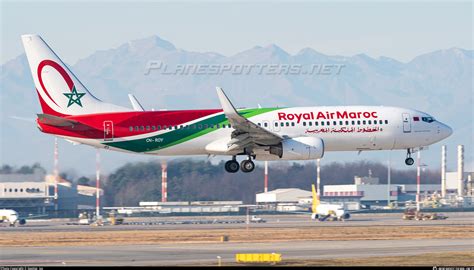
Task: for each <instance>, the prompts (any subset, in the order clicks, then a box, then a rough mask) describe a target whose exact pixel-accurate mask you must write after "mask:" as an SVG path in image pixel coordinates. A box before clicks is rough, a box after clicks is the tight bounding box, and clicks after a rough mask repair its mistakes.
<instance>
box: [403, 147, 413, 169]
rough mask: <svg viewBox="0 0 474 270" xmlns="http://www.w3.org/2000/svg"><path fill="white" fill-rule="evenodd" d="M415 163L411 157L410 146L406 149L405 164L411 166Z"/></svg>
mask: <svg viewBox="0 0 474 270" xmlns="http://www.w3.org/2000/svg"><path fill="white" fill-rule="evenodd" d="M414 163H415V161H414V160H413V159H412V158H411V151H410V148H408V149H407V158H406V159H405V164H406V165H408V166H411V165H413V164H414Z"/></svg>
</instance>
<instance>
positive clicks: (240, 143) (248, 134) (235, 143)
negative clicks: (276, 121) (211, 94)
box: [216, 87, 283, 151]
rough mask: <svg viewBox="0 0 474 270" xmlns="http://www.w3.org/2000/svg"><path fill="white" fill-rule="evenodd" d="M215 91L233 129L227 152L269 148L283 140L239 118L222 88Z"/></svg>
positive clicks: (245, 119)
mask: <svg viewBox="0 0 474 270" xmlns="http://www.w3.org/2000/svg"><path fill="white" fill-rule="evenodd" d="M216 89H217V96H218V97H219V101H220V103H221V106H222V109H223V110H224V114H225V116H226V117H227V119H228V120H229V123H230V124H231V125H232V127H233V128H234V129H235V130H234V131H233V132H232V139H231V140H230V142H229V143H228V149H227V151H235V150H237V149H241V150H244V149H245V148H248V147H258V146H269V145H274V144H277V143H279V142H281V141H282V140H283V137H281V136H280V135H277V134H275V133H273V132H271V131H269V130H267V129H264V128H262V127H260V126H259V125H257V124H255V123H253V122H251V121H249V120H248V119H247V118H245V117H243V116H241V115H240V114H239V113H238V112H237V110H236V109H235V107H234V105H232V103H231V102H230V100H229V98H228V97H227V96H226V94H225V93H224V91H223V90H222V88H220V87H216Z"/></svg>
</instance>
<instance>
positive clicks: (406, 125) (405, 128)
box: [402, 113, 411, 133]
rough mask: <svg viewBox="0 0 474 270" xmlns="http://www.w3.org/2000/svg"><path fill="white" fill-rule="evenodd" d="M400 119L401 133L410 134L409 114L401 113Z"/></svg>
mask: <svg viewBox="0 0 474 270" xmlns="http://www.w3.org/2000/svg"><path fill="white" fill-rule="evenodd" d="M402 118H403V132H405V133H409V132H411V119H410V114H409V113H403V114H402Z"/></svg>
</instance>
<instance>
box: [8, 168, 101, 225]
mask: <svg viewBox="0 0 474 270" xmlns="http://www.w3.org/2000/svg"><path fill="white" fill-rule="evenodd" d="M57 191H58V193H57V195H58V200H57V201H55V200H54V197H55V196H54V195H55V177H54V176H53V175H45V173H44V172H43V171H41V170H39V169H36V170H34V172H33V173H32V174H18V173H8V174H0V209H13V210H16V211H18V212H20V213H22V214H33V215H37V214H41V215H43V214H45V215H46V214H50V215H57V214H59V215H60V216H77V213H78V212H80V211H83V210H91V211H92V210H95V204H96V195H95V194H96V188H95V187H89V186H83V185H76V184H73V183H71V182H69V181H67V180H65V179H62V178H61V177H58V183H57ZM100 192H101V194H103V191H102V190H100Z"/></svg>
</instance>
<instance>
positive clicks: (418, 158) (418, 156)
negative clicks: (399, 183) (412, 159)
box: [416, 150, 428, 211]
mask: <svg viewBox="0 0 474 270" xmlns="http://www.w3.org/2000/svg"><path fill="white" fill-rule="evenodd" d="M426 166H428V165H426V164H421V150H418V152H416V211H420V188H421V187H420V182H421V167H426Z"/></svg>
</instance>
